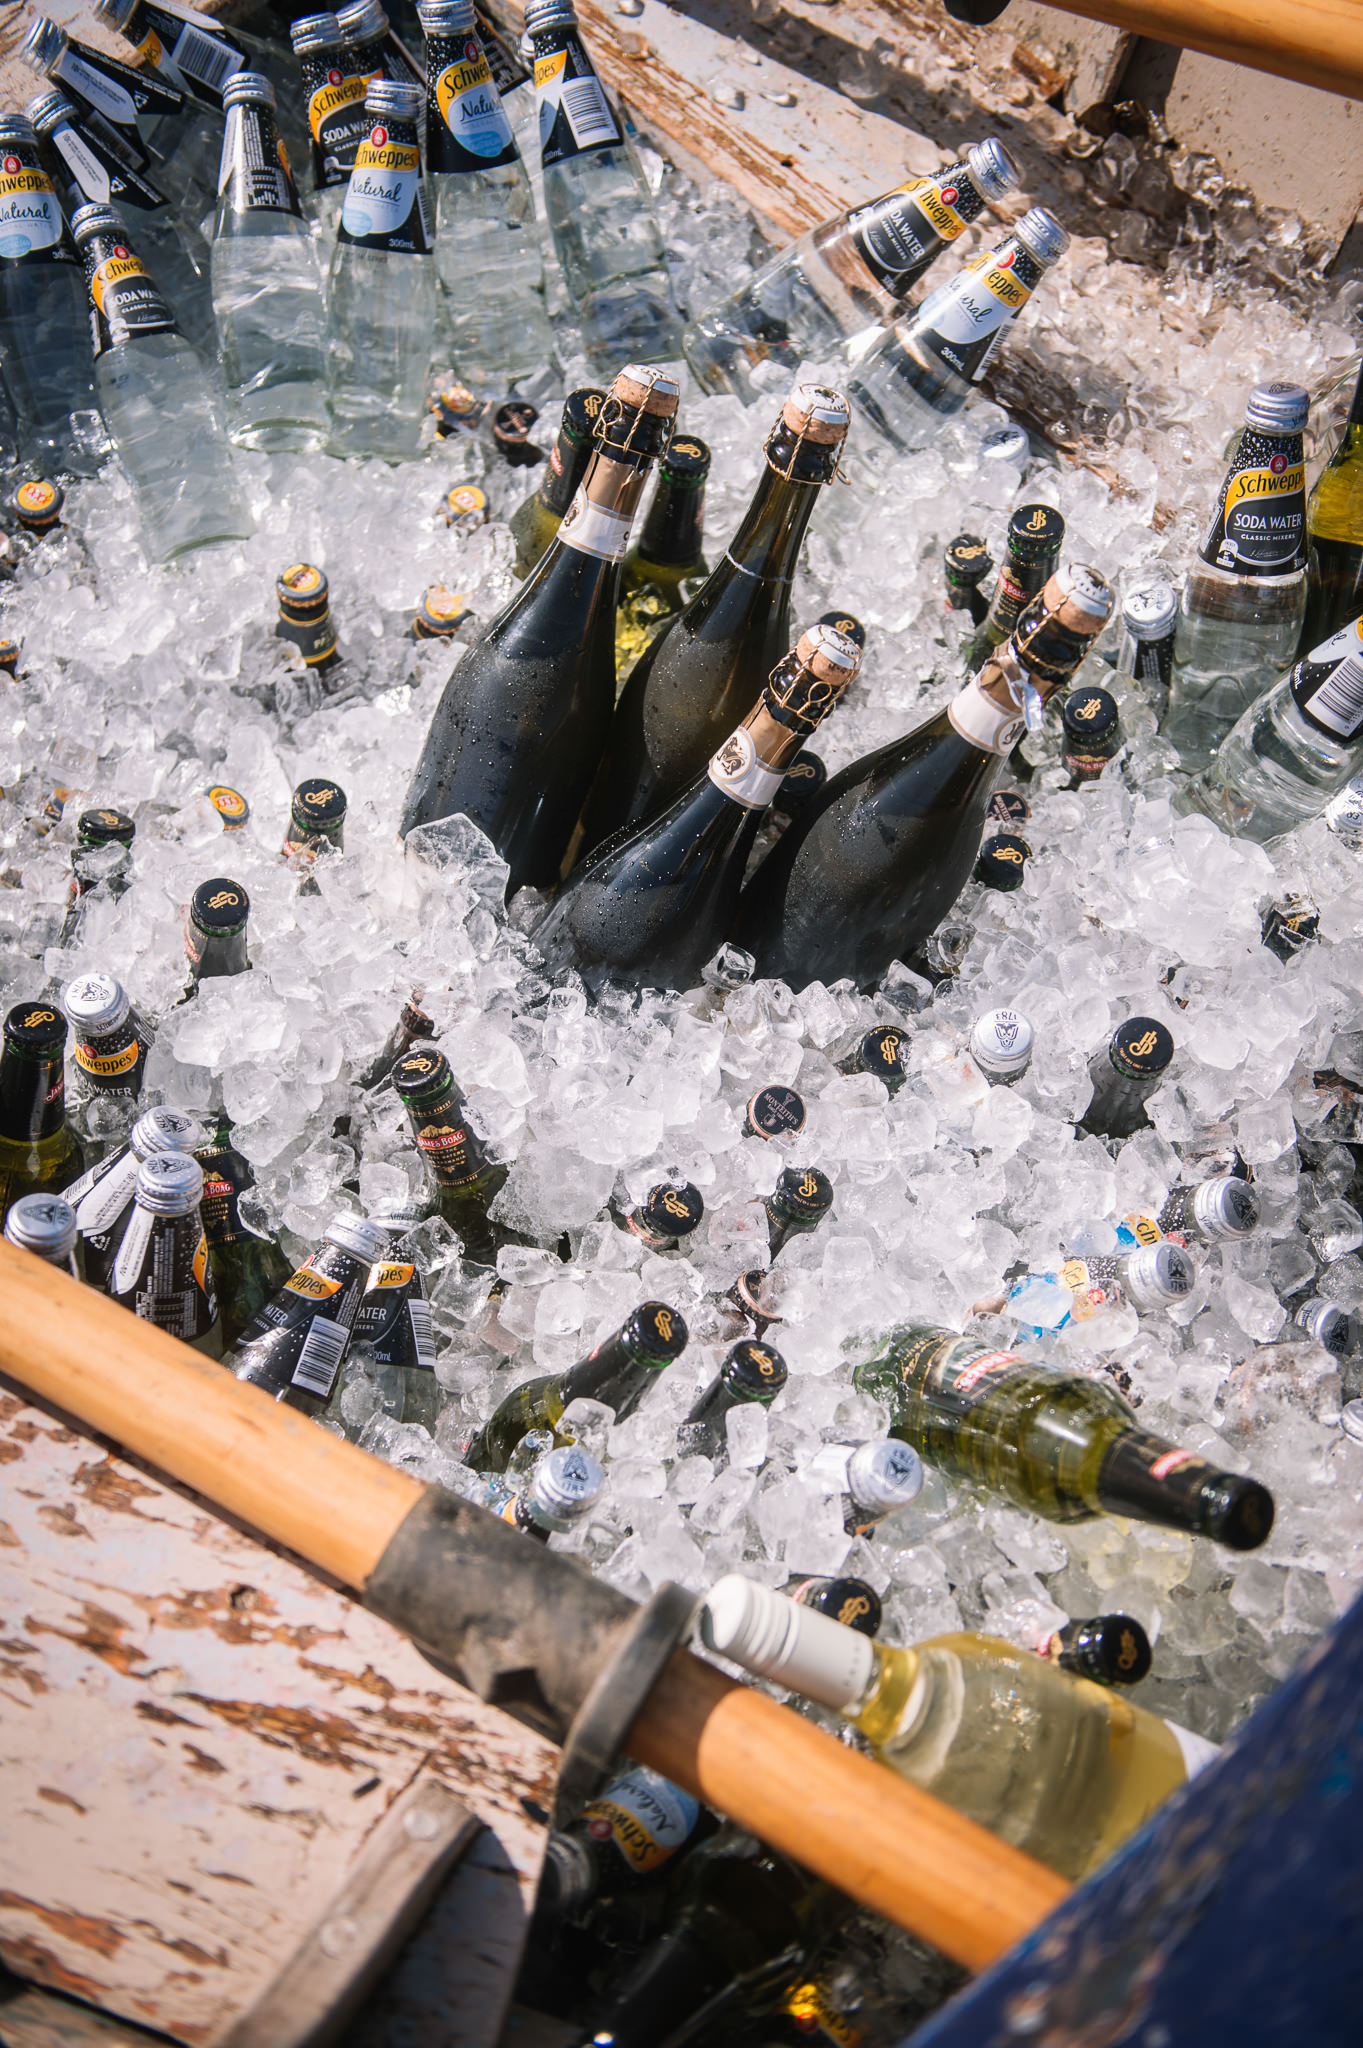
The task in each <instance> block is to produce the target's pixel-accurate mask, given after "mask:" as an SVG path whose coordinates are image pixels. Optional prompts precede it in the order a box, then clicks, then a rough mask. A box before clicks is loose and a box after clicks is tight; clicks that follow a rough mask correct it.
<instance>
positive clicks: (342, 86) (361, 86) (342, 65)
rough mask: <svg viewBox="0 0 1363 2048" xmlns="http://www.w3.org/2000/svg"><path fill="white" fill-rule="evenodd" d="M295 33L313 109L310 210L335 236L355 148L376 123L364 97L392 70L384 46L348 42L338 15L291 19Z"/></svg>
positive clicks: (324, 231) (328, 235) (310, 111)
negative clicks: (371, 87)
mask: <svg viewBox="0 0 1363 2048" xmlns="http://www.w3.org/2000/svg"><path fill="white" fill-rule="evenodd" d="M289 37H290V40H291V41H292V43H293V48H294V54H295V56H296V57H297V59H298V64H299V70H300V72H301V74H302V97H303V101H304V105H305V108H306V111H307V122H308V144H309V151H308V153H309V157H310V160H311V164H312V191H311V193H310V194H309V195H308V199H307V210H308V212H309V213H310V214H311V215H312V217H313V219H314V220H315V221H316V222H317V225H318V227H319V229H320V230H321V233H322V235H323V236H324V237H325V238H326V240H328V241H330V240H331V238H332V237H333V236H334V235H335V233H336V226H337V223H338V221H339V220H340V218H341V207H342V205H343V203H344V201H345V195H346V187H347V186H348V185H349V183H350V173H351V172H352V171H353V170H354V168H355V153H356V151H357V150H358V149H359V146H360V144H361V142H363V140H364V138H365V137H366V136H367V135H368V133H369V130H370V127H371V126H372V123H371V122H370V120H369V118H368V116H367V115H366V113H365V110H364V96H365V94H366V93H367V92H368V90H369V85H370V81H371V80H372V79H375V78H386V77H387V75H388V74H387V71H386V69H385V67H384V61H383V56H382V53H381V50H380V49H379V47H378V46H377V45H374V46H372V47H371V46H365V47H363V48H357V47H356V46H355V45H354V44H353V43H347V41H346V38H345V36H344V34H343V33H342V30H341V24H340V22H339V21H338V20H337V19H336V16H335V15H334V14H305V15H302V16H300V18H299V19H298V20H297V21H295V22H293V23H291V24H290V28H289Z"/></svg>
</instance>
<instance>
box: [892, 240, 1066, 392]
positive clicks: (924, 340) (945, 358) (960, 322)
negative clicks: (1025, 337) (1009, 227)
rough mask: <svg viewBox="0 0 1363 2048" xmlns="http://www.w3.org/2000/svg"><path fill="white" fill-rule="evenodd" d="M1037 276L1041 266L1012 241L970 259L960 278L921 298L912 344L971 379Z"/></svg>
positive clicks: (978, 375) (980, 371)
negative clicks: (993, 250)
mask: <svg viewBox="0 0 1363 2048" xmlns="http://www.w3.org/2000/svg"><path fill="white" fill-rule="evenodd" d="M1042 275H1043V272H1042V266H1041V265H1040V264H1039V263H1038V262H1037V260H1036V258H1035V257H1034V256H1033V255H1032V254H1031V253H1030V251H1028V250H1027V249H1025V248H1024V247H1023V246H1022V244H1021V243H1020V242H1017V241H1008V242H1005V244H1004V245H1003V247H1002V248H1001V249H999V250H997V251H995V252H994V253H993V254H990V255H984V256H976V257H974V258H973V259H972V261H971V262H970V263H969V264H967V266H966V268H965V269H964V270H963V271H962V273H961V275H960V276H959V277H954V278H953V279H952V280H951V283H950V284H945V285H941V286H939V288H938V289H937V290H936V291H935V292H931V293H929V295H928V297H927V298H926V299H924V301H923V303H922V305H921V306H920V307H919V309H918V312H917V315H916V316H915V319H914V328H913V339H914V341H915V343H916V344H917V346H918V347H919V348H920V349H922V350H924V351H925V353H926V354H927V355H929V356H931V357H934V358H935V359H936V360H937V362H939V363H941V364H944V365H945V366H946V368H947V369H950V370H954V371H955V372H956V374H957V376H958V377H966V378H968V379H969V380H970V381H971V382H972V383H974V382H976V381H977V380H978V379H979V378H981V377H982V376H983V375H984V373H985V370H986V369H987V368H988V365H989V358H990V357H991V356H992V355H993V353H994V350H995V349H996V348H997V347H998V344H999V342H1000V340H1001V339H1002V337H1003V333H1004V330H1005V329H1006V328H1007V327H1008V326H1009V325H1010V324H1011V323H1012V322H1013V321H1014V320H1016V318H1017V316H1018V314H1019V313H1020V312H1021V311H1022V309H1023V307H1024V306H1025V305H1026V303H1027V301H1028V299H1030V298H1031V296H1032V293H1033V292H1034V291H1035V290H1036V287H1037V285H1038V284H1039V283H1040V281H1041V277H1042Z"/></svg>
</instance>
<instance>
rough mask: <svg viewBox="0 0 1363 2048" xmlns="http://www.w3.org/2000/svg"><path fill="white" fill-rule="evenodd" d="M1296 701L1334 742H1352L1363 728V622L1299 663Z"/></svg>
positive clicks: (1295, 676) (1295, 673)
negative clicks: (1335, 740)
mask: <svg viewBox="0 0 1363 2048" xmlns="http://www.w3.org/2000/svg"><path fill="white" fill-rule="evenodd" d="M1292 701H1293V703H1294V704H1295V705H1296V707H1297V709H1298V711H1300V713H1301V715H1302V717H1303V718H1305V719H1307V720H1308V721H1309V723H1310V724H1312V725H1314V726H1315V727H1316V728H1317V730H1318V731H1320V732H1325V733H1328V734H1329V735H1330V737H1331V739H1337V740H1351V739H1353V738H1354V737H1355V735H1356V734H1357V733H1358V732H1359V731H1360V729H1363V619H1355V620H1354V622H1353V624H1352V625H1351V626H1342V627H1341V628H1340V630H1339V631H1338V632H1337V633H1332V634H1331V635H1330V638H1329V639H1328V640H1322V641H1321V643H1320V646H1319V647H1313V648H1312V649H1311V652H1310V653H1309V654H1308V655H1307V657H1306V659H1305V661H1299V662H1298V663H1297V666H1296V667H1295V668H1294V669H1293V671H1292Z"/></svg>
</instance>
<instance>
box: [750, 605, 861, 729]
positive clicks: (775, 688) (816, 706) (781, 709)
mask: <svg viewBox="0 0 1363 2048" xmlns="http://www.w3.org/2000/svg"><path fill="white" fill-rule="evenodd" d="M860 667H861V650H860V648H859V647H858V646H857V645H856V643H855V641H852V640H849V639H848V638H847V637H846V635H845V634H843V633H838V632H836V631H835V630H834V629H833V627H832V626H810V627H808V628H807V629H806V631H805V632H803V633H801V635H800V637H799V639H798V640H797V641H796V643H795V645H794V647H793V648H792V649H791V651H790V653H789V654H786V655H783V656H782V658H781V660H780V661H778V662H777V664H776V666H775V668H774V669H773V670H772V672H771V674H770V676H768V678H767V686H766V688H765V690H764V691H763V693H762V694H763V696H764V697H765V699H766V703H767V708H768V710H770V711H773V712H776V713H784V716H783V717H782V719H781V723H782V724H784V725H793V726H796V727H803V728H804V730H805V731H807V732H812V731H813V730H814V728H815V727H816V726H817V725H819V724H820V723H821V722H822V720H824V719H825V718H827V716H828V714H829V712H830V711H831V710H832V709H833V708H834V706H835V705H836V704H837V702H838V700H839V699H840V698H841V696H842V694H843V692H844V690H846V688H847V686H848V684H849V683H850V682H852V681H853V680H854V678H855V676H856V674H857V671H858V669H859V668H860Z"/></svg>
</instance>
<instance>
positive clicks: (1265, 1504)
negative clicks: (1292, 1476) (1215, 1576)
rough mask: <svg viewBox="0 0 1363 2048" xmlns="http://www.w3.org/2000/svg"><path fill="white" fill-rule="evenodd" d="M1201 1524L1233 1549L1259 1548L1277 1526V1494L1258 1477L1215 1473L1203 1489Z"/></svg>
mask: <svg viewBox="0 0 1363 2048" xmlns="http://www.w3.org/2000/svg"><path fill="white" fill-rule="evenodd" d="M1199 1505H1200V1508H1201V1514H1200V1517H1199V1520H1198V1527H1199V1528H1200V1529H1201V1530H1202V1531H1203V1532H1204V1533H1205V1534H1206V1535H1208V1536H1211V1537H1212V1538H1214V1540H1215V1541H1216V1542H1217V1543H1224V1544H1225V1545H1226V1546H1227V1548H1228V1549H1230V1550H1257V1549H1258V1548H1259V1545H1260V1544H1261V1543H1266V1542H1267V1541H1268V1537H1269V1535H1270V1533H1271V1531H1272V1528H1273V1512H1274V1510H1273V1496H1272V1494H1271V1493H1270V1492H1269V1490H1268V1488H1267V1487H1266V1486H1261V1485H1260V1484H1259V1482H1258V1480H1257V1479H1243V1478H1241V1477H1240V1476H1239V1474H1238V1473H1235V1472H1217V1473H1215V1474H1213V1476H1212V1478H1211V1479H1209V1480H1208V1481H1207V1482H1206V1484H1205V1485H1204V1486H1203V1488H1202V1490H1201V1494H1200V1497H1199Z"/></svg>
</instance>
